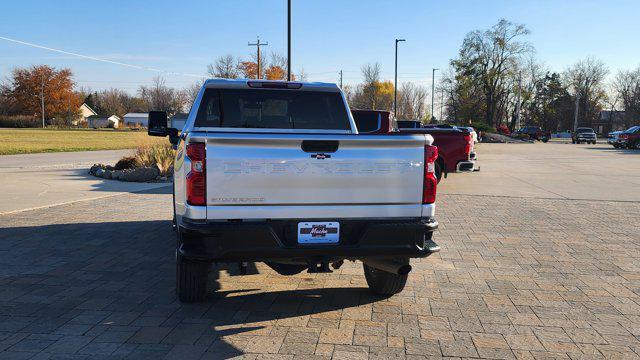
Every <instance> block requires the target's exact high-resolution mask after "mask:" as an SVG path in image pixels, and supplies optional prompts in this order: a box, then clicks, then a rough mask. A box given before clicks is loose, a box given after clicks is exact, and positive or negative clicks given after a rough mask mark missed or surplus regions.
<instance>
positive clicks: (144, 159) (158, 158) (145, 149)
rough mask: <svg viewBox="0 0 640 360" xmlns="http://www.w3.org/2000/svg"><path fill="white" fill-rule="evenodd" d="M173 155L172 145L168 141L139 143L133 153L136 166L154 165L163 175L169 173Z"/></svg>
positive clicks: (171, 168) (171, 169)
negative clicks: (151, 143) (148, 143)
mask: <svg viewBox="0 0 640 360" xmlns="http://www.w3.org/2000/svg"><path fill="white" fill-rule="evenodd" d="M174 156H175V153H174V150H173V147H172V146H171V144H170V143H169V142H161V143H156V144H153V145H141V146H139V147H138V148H137V149H136V152H135V154H134V157H135V159H136V162H137V164H138V166H149V167H151V166H154V165H155V166H157V167H158V170H160V174H162V175H163V176H170V175H171V172H172V171H173V158H174Z"/></svg>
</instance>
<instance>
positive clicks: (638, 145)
mask: <svg viewBox="0 0 640 360" xmlns="http://www.w3.org/2000/svg"><path fill="white" fill-rule="evenodd" d="M634 149H636V150H640V140H636V142H635V144H634Z"/></svg>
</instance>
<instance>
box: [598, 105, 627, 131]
mask: <svg viewBox="0 0 640 360" xmlns="http://www.w3.org/2000/svg"><path fill="white" fill-rule="evenodd" d="M591 124H592V125H593V130H594V131H595V132H596V133H597V134H598V135H602V136H607V135H608V134H609V133H610V132H612V131H619V130H626V127H625V124H624V111H612V110H602V111H600V115H599V116H598V119H597V120H595V121H593V122H592V123H591Z"/></svg>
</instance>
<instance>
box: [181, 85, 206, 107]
mask: <svg viewBox="0 0 640 360" xmlns="http://www.w3.org/2000/svg"><path fill="white" fill-rule="evenodd" d="M203 83H204V80H198V81H196V82H194V83H193V84H191V85H189V86H187V87H186V88H184V89H183V90H182V92H183V94H184V98H185V105H186V106H188V107H189V112H191V107H192V106H193V103H194V102H195V101H196V98H197V97H198V93H199V92H200V88H201V87H202V84H203Z"/></svg>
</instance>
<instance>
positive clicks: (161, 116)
mask: <svg viewBox="0 0 640 360" xmlns="http://www.w3.org/2000/svg"><path fill="white" fill-rule="evenodd" d="M147 134H148V135H149V136H160V137H165V136H167V135H169V127H168V126H167V112H166V111H149V130H147Z"/></svg>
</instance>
